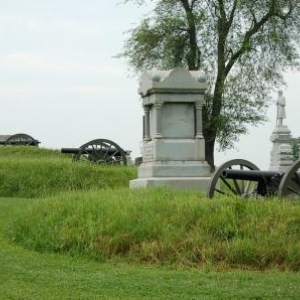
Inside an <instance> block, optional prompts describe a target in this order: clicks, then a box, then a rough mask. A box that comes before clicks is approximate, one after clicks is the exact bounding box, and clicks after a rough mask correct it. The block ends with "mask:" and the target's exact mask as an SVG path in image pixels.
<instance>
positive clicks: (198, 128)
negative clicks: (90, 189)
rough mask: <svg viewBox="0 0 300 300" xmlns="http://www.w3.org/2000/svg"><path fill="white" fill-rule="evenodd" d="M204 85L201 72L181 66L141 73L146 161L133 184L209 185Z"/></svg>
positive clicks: (205, 187)
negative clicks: (203, 112) (203, 116)
mask: <svg viewBox="0 0 300 300" xmlns="http://www.w3.org/2000/svg"><path fill="white" fill-rule="evenodd" d="M206 85H207V84H206V78H205V76H204V75H203V74H202V73H200V72H198V71H188V70H186V69H183V68H176V69H173V70H170V71H148V72H145V73H144V74H143V76H142V80H141V85H140V89H139V93H140V94H141V96H142V101H143V108H144V112H145V116H144V130H143V133H144V140H143V145H142V157H143V162H142V163H141V164H140V166H139V168H138V178H137V179H134V180H131V181H130V188H137V187H155V186H168V187H172V188H177V189H198V190H203V191H206V190H207V187H208V185H209V181H210V168H209V165H208V164H207V162H206V161H205V144H204V138H203V135H202V107H203V104H204V91H205V89H206Z"/></svg>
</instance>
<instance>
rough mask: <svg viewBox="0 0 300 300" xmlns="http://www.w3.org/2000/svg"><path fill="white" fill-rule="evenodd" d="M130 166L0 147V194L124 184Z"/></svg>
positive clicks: (47, 193)
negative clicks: (73, 159)
mask: <svg viewBox="0 0 300 300" xmlns="http://www.w3.org/2000/svg"><path fill="white" fill-rule="evenodd" d="M135 177H136V169H135V168H134V167H127V168H126V167H108V166H107V167H105V166H96V165H88V164H83V163H73V162H72V161H71V158H70V156H69V155H63V154H61V153H59V152H58V150H50V149H40V148H37V147H0V196H2V197H26V198H33V197H45V196H50V195H54V194H57V193H60V192H65V191H80V190H89V189H98V188H100V189H101V188H113V187H125V186H128V181H129V180H130V179H133V178H135Z"/></svg>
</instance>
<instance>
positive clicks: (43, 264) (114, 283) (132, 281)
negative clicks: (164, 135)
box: [0, 198, 300, 299]
mask: <svg viewBox="0 0 300 300" xmlns="http://www.w3.org/2000/svg"><path fill="white" fill-rule="evenodd" d="M32 201H38V199H24V198H22V199H17V198H0V299H299V298H300V284H299V283H300V274H299V273H292V272H277V271H272V272H251V271H242V270H237V271H229V272H215V271H211V270H209V269H204V270H203V269H202V270H197V269H178V268H176V269H172V268H170V267H169V268H164V267H156V266H145V265H128V264H116V263H115V264H108V263H105V264H103V263H99V262H96V261H92V260H87V259H86V258H80V257H71V256H69V255H62V254H51V253H43V254H41V253H37V252H34V251H29V250H27V249H24V248H22V247H21V246H19V245H16V244H14V243H11V242H10V241H8V240H7V239H6V236H5V235H4V230H5V228H6V224H7V223H8V222H9V220H10V219H11V218H13V217H14V215H15V214H16V213H18V212H19V211H22V210H23V209H24V208H25V207H26V205H28V204H29V203H30V202H32Z"/></svg>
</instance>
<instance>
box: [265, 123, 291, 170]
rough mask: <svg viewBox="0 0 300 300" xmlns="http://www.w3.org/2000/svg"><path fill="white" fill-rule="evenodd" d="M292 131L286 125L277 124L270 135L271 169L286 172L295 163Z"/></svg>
mask: <svg viewBox="0 0 300 300" xmlns="http://www.w3.org/2000/svg"><path fill="white" fill-rule="evenodd" d="M291 138H292V136H291V131H290V130H289V129H288V127H287V126H286V125H276V127H275V129H274V130H273V132H272V135H271V137H270V140H271V142H272V143H273V146H272V150H271V163H270V168H269V170H270V171H278V172H285V171H287V170H288V169H289V167H290V166H291V165H292V164H293V151H292V146H291Z"/></svg>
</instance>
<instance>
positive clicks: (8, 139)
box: [0, 133, 40, 147]
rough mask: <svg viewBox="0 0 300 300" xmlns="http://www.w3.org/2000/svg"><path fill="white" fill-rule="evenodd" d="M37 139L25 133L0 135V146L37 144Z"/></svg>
mask: <svg viewBox="0 0 300 300" xmlns="http://www.w3.org/2000/svg"><path fill="white" fill-rule="evenodd" d="M39 143H40V142H39V141H38V140H36V139H34V138H33V137H32V136H30V135H28V134H25V133H18V134H13V135H0V146H36V147H37V146H38V145H39Z"/></svg>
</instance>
